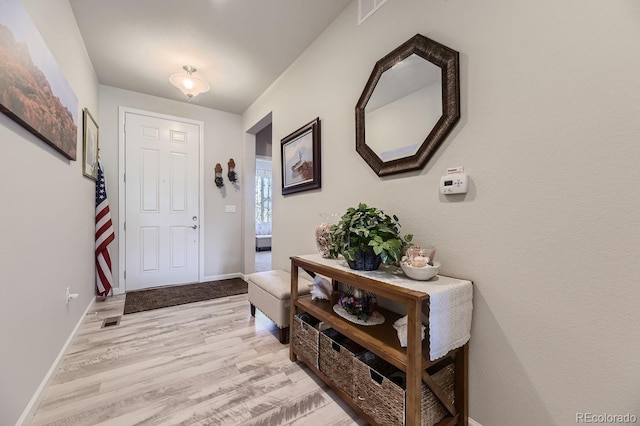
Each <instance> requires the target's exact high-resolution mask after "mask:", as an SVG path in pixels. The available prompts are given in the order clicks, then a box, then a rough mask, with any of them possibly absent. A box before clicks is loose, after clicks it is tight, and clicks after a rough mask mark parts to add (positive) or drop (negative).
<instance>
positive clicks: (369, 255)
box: [347, 248, 382, 271]
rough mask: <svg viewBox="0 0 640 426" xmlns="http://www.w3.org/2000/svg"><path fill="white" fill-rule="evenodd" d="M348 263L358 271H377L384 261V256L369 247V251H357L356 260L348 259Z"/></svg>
mask: <svg viewBox="0 0 640 426" xmlns="http://www.w3.org/2000/svg"><path fill="white" fill-rule="evenodd" d="M347 263H348V264H349V268H351V269H355V270H357V271H375V270H376V269H378V267H379V266H380V263H382V258H381V257H380V255H379V254H375V253H374V252H373V249H372V248H369V249H368V250H367V251H357V252H356V256H355V260H347Z"/></svg>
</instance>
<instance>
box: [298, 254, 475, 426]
mask: <svg viewBox="0 0 640 426" xmlns="http://www.w3.org/2000/svg"><path fill="white" fill-rule="evenodd" d="M345 265H346V262H344V260H335V259H323V258H322V257H321V256H320V255H305V256H293V257H291V309H290V315H291V318H290V324H293V323H294V315H296V314H298V313H299V312H307V313H309V314H310V315H313V316H314V317H316V318H317V319H319V320H321V321H323V322H325V323H327V324H329V325H330V326H331V327H333V328H334V329H335V330H336V331H338V332H339V333H341V334H343V335H345V336H347V337H348V338H350V339H351V340H353V341H355V342H356V343H358V344H360V345H361V346H363V347H364V348H366V349H367V350H369V351H371V352H373V353H374V354H376V355H377V356H379V357H381V358H383V359H384V360H386V361H387V362H389V363H391V364H393V365H394V366H395V367H397V368H399V369H400V370H402V371H404V372H405V373H406V405H405V407H406V410H405V425H414V426H415V425H420V424H421V418H420V417H421V387H422V382H423V381H424V383H425V385H426V386H427V387H429V388H430V389H431V391H432V392H433V394H434V395H435V396H436V397H437V398H438V399H440V401H441V402H442V403H443V405H444V406H445V407H446V408H447V410H448V411H449V416H447V417H445V418H444V419H443V420H441V421H440V422H439V423H438V426H445V425H447V426H448V425H462V426H467V425H468V416H469V413H468V411H469V410H468V364H469V352H468V351H469V344H468V343H466V344H465V345H464V346H462V347H460V348H457V349H454V350H451V351H449V353H447V354H446V355H445V356H444V357H442V358H439V359H436V360H433V361H432V360H430V359H429V336H428V330H427V332H426V333H427V337H425V339H424V340H422V339H421V334H422V333H421V331H422V329H421V327H422V315H423V314H424V315H426V316H427V317H428V314H429V294H428V293H426V292H422V291H418V290H416V289H415V287H416V286H415V285H413V286H412V287H414V288H413V289H412V288H406V287H403V286H401V285H398V283H397V281H398V275H399V274H401V271H400V272H399V273H398V268H395V267H391V268H389V267H382V268H381V269H380V270H378V271H370V272H363V271H352V270H349V269H348V267H345ZM298 268H301V269H303V270H305V271H306V272H307V273H309V274H310V275H312V276H314V275H315V274H320V275H322V276H324V277H327V278H330V279H331V280H332V283H333V288H334V295H333V297H332V300H331V303H329V302H327V301H312V300H311V296H300V297H299V296H298V273H299V271H298ZM401 281H402V280H401ZM338 283H343V284H347V285H350V286H353V287H357V288H359V289H361V290H364V291H369V292H371V293H374V294H376V295H378V296H380V297H383V298H386V299H390V300H393V301H396V302H400V303H402V304H404V305H406V307H407V315H408V333H407V338H408V340H407V347H406V348H403V347H401V346H400V342H399V340H398V337H397V333H396V330H395V329H394V328H393V323H394V321H395V320H397V319H398V318H400V317H401V315H398V314H395V313H393V312H390V311H386V310H383V309H381V313H383V315H384V316H385V318H386V321H385V322H384V324H381V325H376V326H360V325H356V324H354V323H352V322H350V321H347V320H345V319H343V318H342V317H340V316H338V315H337V314H335V313H334V312H333V309H332V307H333V304H334V303H335V300H337V297H338V296H339V292H338ZM415 283H419V282H415ZM291 333H293V327H291ZM290 337H291V338H290V341H291V342H293V338H294V337H293V336H290ZM289 348H290V349H289V351H290V352H289V356H290V359H291V361H296V360H297V359H298V358H297V356H296V353H295V349H294V347H293V344H291V345H290V347H289ZM447 357H449V358H451V359H452V360H453V362H454V365H455V379H454V380H455V383H454V395H455V403H454V404H451V403H450V402H449V401H448V400H447V399H446V397H444V396H443V395H442V393H441V392H440V389H439V387H438V386H437V385H436V384H435V383H434V382H433V380H432V379H431V377H430V376H429V375H428V374H427V372H426V371H425V369H426V368H429V367H430V366H432V365H435V364H437V363H439V362H441V361H442V360H443V359H444V358H447ZM301 361H304V360H302V359H301ZM305 364H307V366H308V367H309V368H310V369H311V370H312V371H313V372H314V373H315V374H316V375H317V376H318V377H320V378H321V379H322V380H323V381H324V382H325V383H327V385H329V387H331V388H332V389H333V390H334V391H335V392H336V393H337V394H338V395H339V396H340V397H341V398H342V399H343V400H345V401H346V402H347V403H348V404H349V405H350V406H351V407H352V408H353V409H354V410H355V411H356V412H357V413H358V414H359V415H361V416H362V418H364V419H365V420H366V421H368V422H369V423H370V424H373V425H375V424H376V422H375V421H374V419H372V418H371V416H369V415H368V414H367V413H365V412H364V411H363V410H362V409H360V407H358V405H356V403H355V402H354V401H353V400H352V399H351V397H350V396H349V395H348V394H346V393H345V392H344V391H342V390H341V389H340V388H338V387H337V386H335V385H334V384H333V382H332V381H331V380H330V379H329V378H328V377H327V376H326V375H325V374H323V373H322V372H321V371H319V369H318V368H317V367H316V366H315V365H309V364H308V363H306V362H305Z"/></svg>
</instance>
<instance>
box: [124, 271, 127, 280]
mask: <svg viewBox="0 0 640 426" xmlns="http://www.w3.org/2000/svg"><path fill="white" fill-rule="evenodd" d="M124 279H125V280H126V279H127V271H124Z"/></svg>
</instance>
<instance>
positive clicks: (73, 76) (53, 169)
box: [0, 0, 98, 425]
mask: <svg viewBox="0 0 640 426" xmlns="http://www.w3.org/2000/svg"><path fill="white" fill-rule="evenodd" d="M22 3H23V5H24V7H25V9H26V10H27V12H28V13H29V15H30V16H31V18H32V20H33V21H34V23H35V25H36V27H37V28H38V30H39V32H40V34H41V35H42V37H43V39H44V40H45V42H46V43H47V45H48V47H49V50H50V51H51V53H52V54H53V57H54V58H55V59H56V62H57V63H58V65H59V66H60V68H61V69H62V72H63V74H64V75H65V77H66V79H67V81H68V82H69V84H70V85H71V87H72V89H73V91H74V92H75V94H76V96H77V98H78V111H77V114H78V117H79V123H78V125H79V131H78V140H77V143H78V145H77V146H78V161H69V160H67V159H66V158H65V157H63V156H62V155H60V154H58V153H57V152H56V151H54V150H53V149H52V148H50V147H49V146H48V145H47V144H45V143H44V142H42V141H41V140H40V139H37V138H35V137H34V136H32V135H31V134H30V133H28V132H27V131H26V130H24V129H23V128H22V127H20V126H19V125H18V124H16V123H15V122H13V121H12V120H10V119H9V118H8V117H7V116H5V115H4V114H0V141H2V149H3V154H2V155H0V199H1V200H2V209H0V235H1V239H2V240H1V241H2V242H0V285H1V286H2V297H1V298H0V324H1V325H0V342H2V343H0V360H2V361H1V362H0V424H2V425H12V424H15V423H16V421H17V420H18V418H19V417H20V415H21V413H22V412H23V411H24V410H25V408H26V407H27V405H28V403H29V401H30V399H31V398H32V396H33V395H34V394H35V392H36V389H37V388H38V386H39V385H40V383H41V382H42V380H43V378H44V377H45V376H46V375H47V372H48V371H49V369H50V367H51V365H52V364H53V363H54V361H55V359H56V357H57V355H58V353H59V352H60V350H61V349H62V347H63V345H64V344H65V342H66V340H67V338H68V337H69V335H70V334H71V333H72V331H73V329H74V327H75V326H76V324H77V323H78V321H79V320H80V319H81V318H82V315H83V313H84V312H85V311H86V309H87V308H88V307H89V304H90V303H91V301H92V300H93V298H94V295H95V289H94V282H95V279H94V268H93V264H94V254H93V253H94V237H93V235H94V228H95V225H94V216H95V182H94V181H92V180H89V179H87V178H85V177H83V175H82V162H81V161H80V160H81V153H82V136H81V131H80V130H81V129H82V108H83V107H86V108H89V110H90V111H91V113H92V114H93V115H94V116H97V114H98V84H97V79H96V76H95V74H94V72H93V67H92V66H91V63H90V61H89V58H88V56H87V53H86V50H85V48H84V43H83V41H82V39H81V38H80V33H79V31H78V27H77V26H76V23H75V18H74V16H73V12H72V11H71V8H70V6H69V4H68V2H67V1H66V0H47V1H44V0H22ZM67 287H71V290H72V292H75V293H78V294H79V296H78V298H77V299H75V300H72V301H71V302H70V303H69V304H68V305H67V304H66V303H65V290H66V288H67Z"/></svg>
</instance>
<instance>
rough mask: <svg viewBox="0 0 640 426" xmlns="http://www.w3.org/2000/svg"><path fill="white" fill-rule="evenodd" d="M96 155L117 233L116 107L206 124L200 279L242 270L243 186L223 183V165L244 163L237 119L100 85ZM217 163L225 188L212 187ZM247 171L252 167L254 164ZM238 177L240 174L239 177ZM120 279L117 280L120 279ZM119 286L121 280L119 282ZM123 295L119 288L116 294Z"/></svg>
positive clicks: (117, 266)
mask: <svg viewBox="0 0 640 426" xmlns="http://www.w3.org/2000/svg"><path fill="white" fill-rule="evenodd" d="M99 87H100V140H101V142H100V155H101V157H102V160H103V165H104V168H105V174H106V176H107V185H108V195H109V200H110V201H109V205H110V207H111V212H112V218H113V221H114V226H115V227H116V229H118V227H119V220H120V218H119V213H118V210H119V202H118V194H119V191H118V180H119V176H120V174H121V173H123V170H124V169H123V168H122V167H123V166H119V165H118V144H119V142H118V137H119V136H118V135H119V123H118V120H119V107H120V106H123V107H128V108H133V109H138V110H144V111H150V112H155V113H159V114H165V115H171V116H175V117H183V118H188V119H191V120H199V121H203V122H204V141H203V144H204V176H205V182H204V217H203V218H201V220H200V224H201V226H203V227H204V233H205V234H204V235H205V236H204V238H205V241H204V275H205V277H204V278H205V279H220V278H225V277H226V276H227V275H229V274H232V275H233V274H236V275H237V274H239V273H240V272H242V255H241V247H242V238H241V237H240V235H241V234H242V227H241V222H242V218H241V207H242V206H241V202H242V197H241V191H242V190H243V189H242V188H243V185H244V182H243V181H242V180H239V181H238V183H237V184H232V183H231V182H230V181H229V180H228V179H227V177H226V176H227V171H228V167H227V162H228V161H229V159H230V158H233V159H234V160H235V162H236V172H238V173H239V174H240V173H242V170H243V169H244V168H245V167H246V166H245V164H243V163H242V161H240V160H241V158H242V156H241V154H242V142H241V141H242V132H241V131H240V116H239V115H237V114H230V113H226V112H222V111H217V110H213V109H210V108H205V107H201V106H198V105H195V104H189V103H185V102H176V101H172V100H168V99H163V98H158V97H155V96H149V95H145V94H141V93H136V92H131V91H128V90H122V89H117V88H114V87H110V86H104V85H100V86H99ZM216 163H220V164H221V165H222V168H223V177H224V178H225V184H224V187H223V188H221V189H219V188H217V187H216V185H215V183H214V177H215V172H214V167H215V165H216ZM248 167H254V166H253V164H251V165H249V166H248ZM240 176H241V174H240ZM226 205H235V206H236V213H225V206H226ZM119 237H120V235H116V241H115V242H114V244H113V245H112V249H111V256H112V258H115V259H116V261H115V264H114V278H116V276H117V275H119V271H120V264H119V260H118V257H119V250H118V244H119ZM118 281H119V280H118ZM117 285H118V286H119V282H118V284H117ZM120 291H121V290H120Z"/></svg>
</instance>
